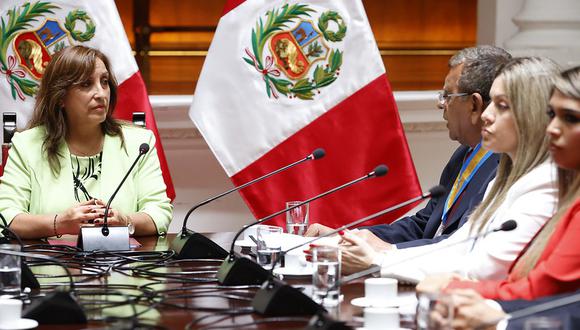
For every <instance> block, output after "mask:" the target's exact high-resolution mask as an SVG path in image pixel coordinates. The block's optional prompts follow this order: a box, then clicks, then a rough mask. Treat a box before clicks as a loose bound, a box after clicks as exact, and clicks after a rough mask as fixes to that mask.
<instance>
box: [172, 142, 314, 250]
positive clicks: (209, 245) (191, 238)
mask: <svg viewBox="0 0 580 330" xmlns="http://www.w3.org/2000/svg"><path fill="white" fill-rule="evenodd" d="M324 155H325V152H324V149H322V148H318V149H316V150H314V151H313V152H312V154H310V155H308V156H306V157H305V158H302V159H300V160H298V161H295V162H294V163H292V164H288V165H286V166H283V167H281V168H279V169H277V170H275V171H273V172H270V173H267V174H265V175H262V176H261V177H259V178H256V179H253V180H251V181H249V182H246V183H244V184H242V185H239V186H237V187H234V188H232V189H230V190H228V191H225V192H223V193H221V194H219V195H216V196H214V197H211V198H208V199H206V200H205V201H203V202H200V203H198V204H196V205H194V206H193V207H192V208H191V209H189V211H188V212H187V214H186V215H185V219H184V220H183V225H182V227H181V233H180V234H178V235H177V236H176V237H175V238H174V239H173V241H172V242H171V249H172V250H173V251H175V252H176V255H175V258H176V259H224V258H225V257H227V256H228V252H227V251H226V250H224V249H223V248H222V247H221V246H219V245H218V244H216V243H215V242H213V241H212V240H210V239H209V238H207V237H205V236H204V235H202V234H200V233H197V232H195V231H193V230H189V229H187V221H188V220H189V216H190V215H191V213H192V212H193V211H195V210H196V209H198V208H199V207H201V206H203V205H206V204H209V203H211V202H213V201H215V200H216V199H219V198H222V197H224V196H226V195H229V194H231V193H233V192H235V191H239V190H241V189H244V188H246V187H247V186H250V185H253V184H254V183H256V182H259V181H262V180H264V179H266V178H269V177H271V176H273V175H275V174H278V173H280V172H284V171H286V170H288V169H290V168H292V167H294V166H296V165H298V164H301V163H304V162H306V161H309V160H316V159H320V158H322V157H324Z"/></svg>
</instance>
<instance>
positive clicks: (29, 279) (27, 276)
mask: <svg viewBox="0 0 580 330" xmlns="http://www.w3.org/2000/svg"><path fill="white" fill-rule="evenodd" d="M20 269H21V273H20V287H21V289H23V290H24V289H25V288H31V289H40V283H38V280H37V279H36V276H34V273H33V272H32V270H30V267H28V265H27V264H26V263H24V260H21V261H20Z"/></svg>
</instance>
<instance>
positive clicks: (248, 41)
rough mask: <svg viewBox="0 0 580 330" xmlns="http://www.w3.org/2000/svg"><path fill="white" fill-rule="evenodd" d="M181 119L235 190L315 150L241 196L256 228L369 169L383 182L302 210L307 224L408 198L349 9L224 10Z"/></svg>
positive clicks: (376, 74) (333, 2)
mask: <svg viewBox="0 0 580 330" xmlns="http://www.w3.org/2000/svg"><path fill="white" fill-rule="evenodd" d="M190 117H191V119H192V120H193V121H194V122H195V124H196V125H197V127H198V128H199V130H200V131H201V133H202V134H203V136H204V138H205V139H206V141H207V142H208V144H209V146H210V148H211V149H212V151H213V152H214V154H215V155H216V157H217V159H218V161H219V162H220V163H221V165H222V166H223V168H224V169H225V171H226V173H227V174H228V176H230V177H231V179H232V181H233V182H234V184H235V185H240V184H242V183H244V182H247V181H249V180H251V179H253V178H256V177H258V176H260V175H263V174H265V173H268V172H270V171H272V170H274V169H276V168H279V167H281V166H283V165H286V164H288V163H290V162H292V161H295V160H298V159H301V158H303V157H305V156H306V155H308V154H309V153H310V152H312V150H314V149H315V148H318V147H322V148H324V149H325V150H326V153H327V155H326V157H324V158H323V159H320V160H316V161H311V162H308V163H305V164H303V165H299V166H298V167H295V168H293V169H291V170H289V171H286V172H284V173H282V174H278V175H276V176H274V177H272V178H269V179H268V180H264V181H262V182H260V183H258V184H255V185H253V186H251V187H249V188H246V189H244V190H243V191H242V192H241V194H242V197H243V198H244V199H245V201H246V203H247V204H248V205H249V207H250V209H251V210H252V212H253V213H254V215H255V216H256V217H263V216H265V215H268V214H271V213H273V212H275V211H277V210H280V209H283V208H284V207H285V201H291V200H305V199H307V198H310V197H312V196H314V195H316V194H319V193H321V192H323V191H325V190H328V189H330V188H333V187H335V186H337V185H339V184H342V183H344V182H347V181H350V180H352V179H355V178H358V177H360V176H363V175H364V174H366V173H368V172H370V171H372V170H373V168H374V167H375V166H376V165H378V164H381V163H384V164H386V165H388V166H389V168H390V172H389V174H387V176H386V177H383V178H377V179H372V180H368V181H367V182H364V183H359V184H357V185H356V186H352V187H349V188H347V189H345V190H342V191H340V192H338V193H336V194H334V195H332V196H329V197H325V198H324V199H321V200H318V201H316V202H313V203H312V205H310V212H311V213H310V221H311V222H320V223H324V224H327V225H331V226H336V225H339V224H344V223H346V222H350V221H352V220H354V219H357V218H359V217H362V216H366V215H368V214H370V213H372V212H376V211H378V210H382V209H384V208H386V207H388V206H391V205H393V204H395V203H398V202H401V201H403V200H406V199H408V198H411V197H415V196H417V195H418V194H420V186H419V183H418V180H417V176H416V173H415V169H414V166H413V162H412V160H411V157H410V154H409V149H408V146H407V141H406V139H405V135H404V132H403V129H402V126H401V122H400V120H399V115H398V113H397V107H396V104H395V101H394V99H393V95H392V92H391V87H390V85H389V82H388V80H387V75H386V72H385V68H384V66H383V63H382V60H381V56H380V54H379V51H378V48H377V45H376V42H375V39H374V37H373V34H372V31H371V29H370V26H369V23H368V20H367V17H366V14H365V11H364V7H363V4H362V2H361V1H360V0H316V1H314V0H312V1H268V0H251V1H243V0H230V1H228V2H227V4H226V8H225V10H224V13H223V16H222V17H221V19H220V21H219V24H218V27H217V31H216V33H215V36H214V39H213V42H212V44H211V47H210V49H209V52H208V55H207V58H206V60H205V63H204V66H203V70H202V72H201V76H200V78H199V81H198V84H197V88H196V91H195V95H194V98H193V104H192V106H191V109H190ZM407 210H408V209H407ZM407 210H401V211H400V212H399V213H397V214H392V215H390V217H388V218H383V219H379V220H377V221H375V222H386V221H389V220H392V219H394V218H396V217H398V216H400V215H401V213H403V212H405V211H407ZM277 221H278V223H280V222H281V221H283V217H279V219H277Z"/></svg>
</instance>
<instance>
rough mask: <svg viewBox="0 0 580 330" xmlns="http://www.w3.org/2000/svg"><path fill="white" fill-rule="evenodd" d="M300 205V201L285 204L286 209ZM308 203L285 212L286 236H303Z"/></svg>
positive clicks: (306, 222) (306, 223)
mask: <svg viewBox="0 0 580 330" xmlns="http://www.w3.org/2000/svg"><path fill="white" fill-rule="evenodd" d="M300 203H302V202H301V201H291V202H286V208H289V207H292V206H295V205H298V204H300ZM308 212H309V207H308V203H306V204H304V205H301V206H299V207H297V208H294V209H292V210H290V211H286V231H287V232H288V234H294V235H300V236H303V235H304V233H305V232H306V228H307V227H308Z"/></svg>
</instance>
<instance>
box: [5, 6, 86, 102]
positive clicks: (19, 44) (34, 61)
mask: <svg viewBox="0 0 580 330" xmlns="http://www.w3.org/2000/svg"><path fill="white" fill-rule="evenodd" d="M55 9H60V7H58V6H57V5H54V4H51V3H50V2H41V1H37V2H34V3H30V2H27V3H24V4H23V5H22V6H19V7H15V8H12V9H10V10H8V17H7V18H8V19H7V20H5V18H6V17H2V18H1V20H0V24H1V25H0V75H4V76H5V77H6V80H7V81H8V84H9V85H10V90H11V93H12V98H13V99H15V100H16V98H17V97H18V98H19V99H20V100H23V101H24V99H25V95H27V96H34V95H35V94H36V90H37V88H38V82H39V81H40V78H42V74H43V73H44V69H45V68H46V66H47V65H48V62H49V61H50V59H51V58H52V55H53V54H54V53H56V52H58V51H59V50H61V49H63V48H65V47H67V46H70V45H72V44H73V43H74V42H75V41H76V42H86V41H89V40H91V39H92V38H93V36H94V35H95V24H94V23H93V21H92V19H91V18H90V17H89V16H88V15H87V13H86V12H85V11H83V10H80V9H75V10H72V11H70V12H69V13H68V15H67V16H66V18H65V20H64V25H62V22H59V21H58V20H57V19H56V18H54V17H51V16H55V15H54V10H55ZM46 16H49V17H46ZM77 21H81V22H82V23H84V31H80V30H77V29H76V25H77V24H76V23H77ZM81 25H82V24H81ZM10 46H12V47H11V48H12V49H11V51H10Z"/></svg>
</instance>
